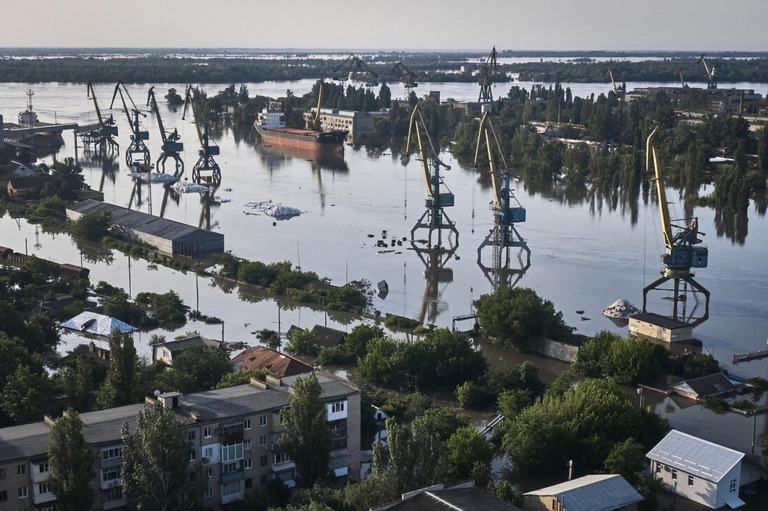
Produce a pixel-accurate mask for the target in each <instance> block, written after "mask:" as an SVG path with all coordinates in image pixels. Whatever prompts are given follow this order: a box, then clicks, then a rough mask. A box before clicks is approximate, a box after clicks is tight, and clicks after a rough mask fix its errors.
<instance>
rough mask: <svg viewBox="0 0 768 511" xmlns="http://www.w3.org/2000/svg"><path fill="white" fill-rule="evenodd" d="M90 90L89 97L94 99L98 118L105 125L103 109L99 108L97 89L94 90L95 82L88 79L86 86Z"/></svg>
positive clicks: (100, 123)
mask: <svg viewBox="0 0 768 511" xmlns="http://www.w3.org/2000/svg"><path fill="white" fill-rule="evenodd" d="M86 88H87V91H88V98H89V99H92V100H93V107H94V108H95V109H96V118H97V119H98V120H99V125H101V126H103V125H104V120H103V119H102V118H101V110H100V109H99V102H98V101H97V100H96V91H94V90H93V84H92V83H91V82H90V80H89V81H88V85H87V86H86Z"/></svg>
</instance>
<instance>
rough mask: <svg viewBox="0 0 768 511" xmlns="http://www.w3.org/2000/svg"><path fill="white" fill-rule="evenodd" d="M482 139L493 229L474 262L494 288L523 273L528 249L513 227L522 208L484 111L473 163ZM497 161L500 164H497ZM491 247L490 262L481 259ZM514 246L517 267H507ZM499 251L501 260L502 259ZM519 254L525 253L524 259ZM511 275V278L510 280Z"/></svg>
mask: <svg viewBox="0 0 768 511" xmlns="http://www.w3.org/2000/svg"><path fill="white" fill-rule="evenodd" d="M483 142H485V147H486V150H487V155H488V165H489V167H490V168H489V173H490V175H491V187H492V188H493V203H492V205H491V209H492V211H493V229H491V230H490V232H489V233H488V235H487V236H486V237H485V239H484V240H483V242H482V243H481V244H480V246H479V247H478V248H477V264H478V266H480V268H481V269H482V270H483V273H484V274H485V276H486V277H487V278H488V280H489V281H490V282H491V284H492V285H493V288H494V289H498V288H499V287H501V286H502V285H506V284H510V285H514V284H516V283H517V282H518V281H519V280H520V279H521V278H522V276H523V274H524V273H525V272H526V271H527V270H528V268H529V267H530V266H531V249H530V248H528V244H527V243H526V242H525V240H523V238H522V236H520V233H519V232H518V231H517V228H516V227H515V225H516V224H518V223H521V222H525V220H526V211H525V208H524V207H523V206H522V205H521V204H520V202H519V201H518V200H517V198H516V197H515V194H514V193H513V190H512V172H511V171H510V170H509V167H508V166H507V162H506V158H505V157H504V151H503V150H502V148H501V144H500V143H499V137H498V135H497V134H496V129H495V128H494V126H493V121H492V120H491V116H490V115H489V114H488V112H485V113H484V114H483V116H482V118H481V119H480V128H479V130H478V134H477V145H476V147H475V167H478V165H479V164H480V160H481V157H480V156H481V147H482V145H483ZM499 162H500V163H501V168H499ZM488 246H491V247H492V248H493V253H492V259H491V266H490V267H489V266H487V265H486V264H484V262H483V251H484V249H485V248H486V247H488ZM513 248H517V249H519V250H518V254H517V259H518V262H519V267H518V268H512V267H511V252H512V249H513ZM502 254H503V255H504V261H502ZM523 254H525V255H526V257H525V261H524V260H523ZM513 278H514V281H513V282H510V281H511V280H512V279H513Z"/></svg>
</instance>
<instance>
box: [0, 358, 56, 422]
mask: <svg viewBox="0 0 768 511" xmlns="http://www.w3.org/2000/svg"><path fill="white" fill-rule="evenodd" d="M50 391H51V384H50V381H49V379H48V376H47V374H46V373H44V372H36V371H34V370H33V369H32V368H31V367H30V366H28V365H22V366H19V367H17V368H16V370H15V371H14V372H12V373H11V374H10V375H9V376H8V378H7V381H6V383H5V386H4V387H3V389H2V391H0V399H1V400H2V402H0V408H2V410H3V411H4V412H5V413H7V414H8V416H9V417H10V418H11V419H13V420H14V421H16V422H19V423H21V422H29V421H33V420H40V419H41V417H42V414H43V410H44V406H45V405H46V403H47V401H46V398H47V397H48V396H49V395H50Z"/></svg>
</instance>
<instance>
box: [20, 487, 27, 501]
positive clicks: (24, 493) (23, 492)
mask: <svg viewBox="0 0 768 511" xmlns="http://www.w3.org/2000/svg"><path fill="white" fill-rule="evenodd" d="M27 496H28V493H27V487H26V486H21V487H19V498H20V499H26V498H27Z"/></svg>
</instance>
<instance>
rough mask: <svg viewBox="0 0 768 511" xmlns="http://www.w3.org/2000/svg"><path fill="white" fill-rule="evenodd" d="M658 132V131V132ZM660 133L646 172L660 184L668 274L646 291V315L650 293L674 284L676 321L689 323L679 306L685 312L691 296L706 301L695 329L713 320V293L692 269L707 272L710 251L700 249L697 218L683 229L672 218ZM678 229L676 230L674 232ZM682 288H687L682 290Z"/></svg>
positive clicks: (651, 145) (650, 143) (650, 148)
mask: <svg viewBox="0 0 768 511" xmlns="http://www.w3.org/2000/svg"><path fill="white" fill-rule="evenodd" d="M657 129H658V128H657ZM657 129H654V130H653V131H652V132H651V134H650V135H649V136H648V140H647V142H646V172H647V174H648V177H649V179H651V180H652V181H655V183H656V196H657V200H658V203H659V217H660V219H661V231H662V236H663V238H664V246H665V248H666V251H665V252H664V254H662V256H661V262H662V264H663V265H664V270H663V271H662V272H661V277H660V278H658V279H656V280H655V281H654V282H652V283H650V284H649V285H647V286H646V287H645V288H644V289H643V312H646V306H647V297H648V293H649V292H650V291H652V290H664V291H667V289H663V288H661V286H662V285H664V284H665V283H666V282H668V281H670V280H672V282H673V288H672V289H671V291H672V293H673V294H672V297H671V300H672V303H673V309H672V319H675V320H677V319H685V315H686V314H685V311H684V310H683V312H682V314H679V313H680V311H679V310H678V304H680V303H682V304H683V309H684V308H685V304H686V303H687V299H688V294H689V293H690V294H693V297H694V299H696V301H697V303H698V293H701V294H702V295H704V297H705V306H704V314H703V315H702V316H701V317H699V318H696V319H694V320H692V321H690V322H689V323H690V324H691V325H692V326H695V325H698V324H701V323H703V322H704V321H706V320H707V318H709V291H708V290H707V289H705V288H704V287H703V286H702V285H701V284H699V283H698V282H696V280H695V279H694V278H693V277H694V273H693V272H692V271H691V268H706V266H707V260H708V250H707V248H706V247H700V246H697V245H698V244H700V243H701V241H702V240H701V239H700V238H699V234H702V235H703V233H700V232H699V222H698V219H697V218H692V219H684V220H683V221H684V222H685V223H684V224H683V225H676V224H674V223H673V220H672V219H671V218H670V215H669V204H668V203H667V193H666V190H665V188H664V179H663V176H662V172H661V165H660V164H659V159H658V155H657V153H656V146H655V145H654V143H653V137H654V136H655V135H656V132H657ZM651 164H653V173H651ZM673 229H674V230H673ZM681 284H682V285H683V288H682V289H681ZM687 286H690V287H691V291H689V290H688V287H687Z"/></svg>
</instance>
